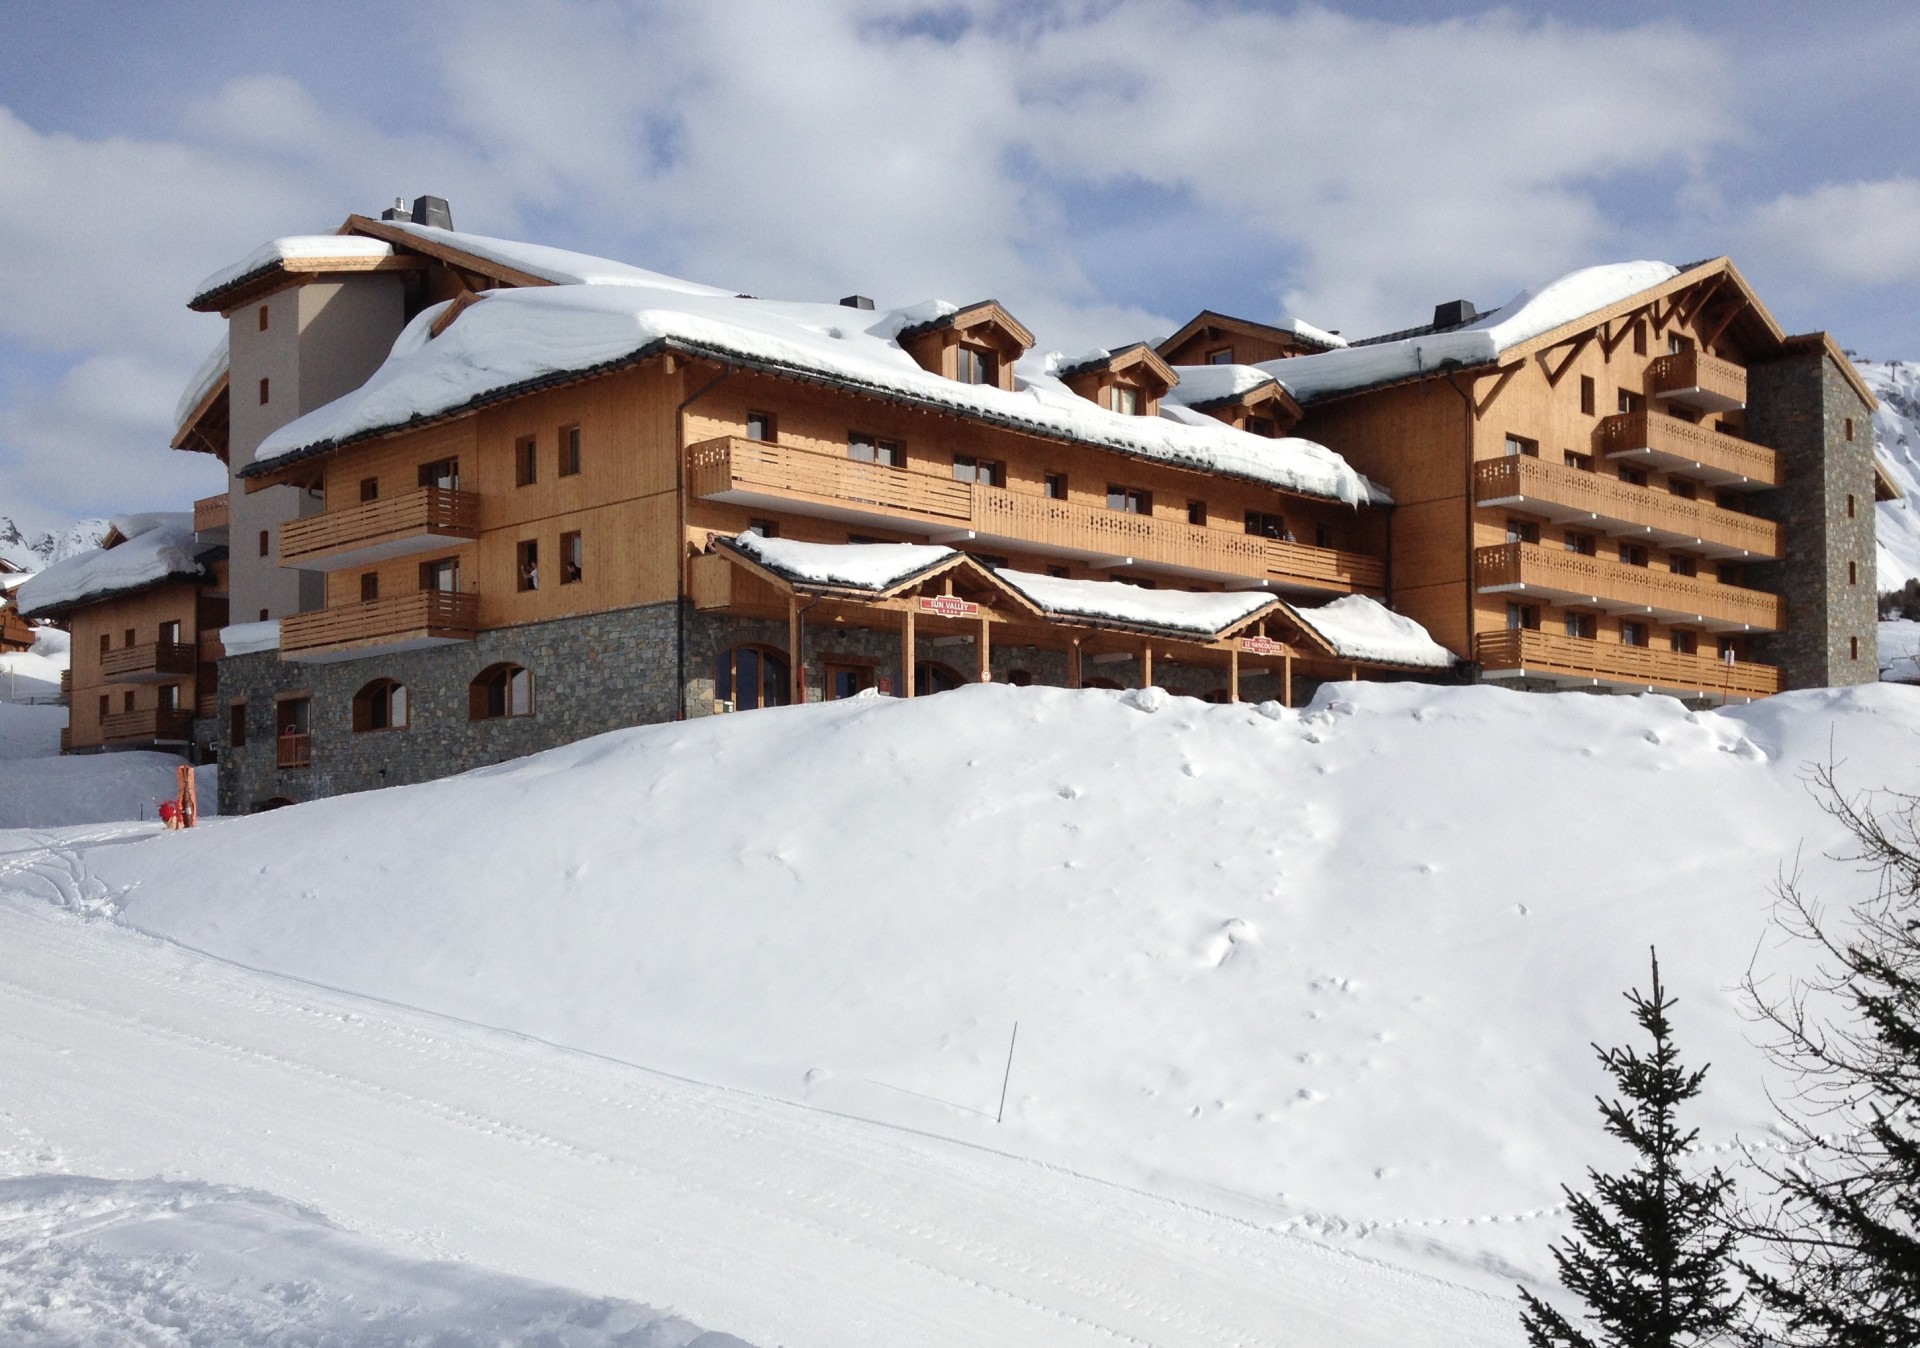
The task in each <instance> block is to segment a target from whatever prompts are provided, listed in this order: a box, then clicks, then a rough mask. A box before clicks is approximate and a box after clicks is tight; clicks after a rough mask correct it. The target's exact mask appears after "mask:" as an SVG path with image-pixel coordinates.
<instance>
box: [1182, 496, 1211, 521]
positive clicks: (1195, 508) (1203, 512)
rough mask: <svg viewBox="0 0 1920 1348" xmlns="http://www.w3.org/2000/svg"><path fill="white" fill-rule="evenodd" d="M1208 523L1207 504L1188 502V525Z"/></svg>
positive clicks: (1203, 502)
mask: <svg viewBox="0 0 1920 1348" xmlns="http://www.w3.org/2000/svg"><path fill="white" fill-rule="evenodd" d="M1206 522H1207V503H1206V502H1205V501H1188V502H1187V523H1188V524H1205V523H1206Z"/></svg>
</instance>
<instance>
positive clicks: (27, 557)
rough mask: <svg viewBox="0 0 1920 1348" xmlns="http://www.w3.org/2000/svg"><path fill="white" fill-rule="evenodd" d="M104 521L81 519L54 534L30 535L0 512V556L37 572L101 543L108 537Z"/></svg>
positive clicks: (106, 524)
mask: <svg viewBox="0 0 1920 1348" xmlns="http://www.w3.org/2000/svg"><path fill="white" fill-rule="evenodd" d="M107 528H108V523H107V521H106V520H81V521H80V522H79V523H77V524H70V525H68V526H67V527H66V528H64V529H62V530H60V531H59V532H57V533H53V532H48V533H42V534H39V535H36V536H34V537H32V538H29V537H28V536H27V535H26V534H25V533H23V532H22V531H21V529H20V526H19V525H17V524H15V523H14V522H13V521H12V520H11V519H8V518H7V517H6V516H5V515H0V558H4V559H5V560H7V561H9V562H12V563H13V564H14V565H15V566H23V567H25V568H26V569H27V570H29V571H38V570H39V569H40V568H42V567H44V566H49V565H51V564H52V563H54V562H62V561H65V560H66V559H67V558H69V557H71V556H73V555H74V554H76V553H81V552H85V551H87V550H88V549H89V548H97V547H99V546H100V540H101V539H103V538H105V537H106V536H107Z"/></svg>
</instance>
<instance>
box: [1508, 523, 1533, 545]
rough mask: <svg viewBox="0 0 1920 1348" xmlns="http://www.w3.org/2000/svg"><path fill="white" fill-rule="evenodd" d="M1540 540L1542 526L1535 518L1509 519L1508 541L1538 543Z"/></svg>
mask: <svg viewBox="0 0 1920 1348" xmlns="http://www.w3.org/2000/svg"><path fill="white" fill-rule="evenodd" d="M1539 541H1540V526H1539V525H1538V524H1537V523H1535V522H1534V521H1533V520H1515V519H1510V520H1508V521H1507V542H1509V543H1538V542H1539Z"/></svg>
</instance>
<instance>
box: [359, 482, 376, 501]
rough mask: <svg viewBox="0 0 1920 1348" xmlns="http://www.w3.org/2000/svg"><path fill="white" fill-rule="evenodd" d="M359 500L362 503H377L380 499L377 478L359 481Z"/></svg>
mask: <svg viewBox="0 0 1920 1348" xmlns="http://www.w3.org/2000/svg"><path fill="white" fill-rule="evenodd" d="M360 499H361V500H362V501H377V500H379V499H380V479H379V478H377V477H363V478H361V479H360Z"/></svg>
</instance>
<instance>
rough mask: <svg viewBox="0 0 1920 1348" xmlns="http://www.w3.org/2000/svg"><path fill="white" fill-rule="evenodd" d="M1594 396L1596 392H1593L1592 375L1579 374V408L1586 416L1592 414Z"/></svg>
mask: <svg viewBox="0 0 1920 1348" xmlns="http://www.w3.org/2000/svg"><path fill="white" fill-rule="evenodd" d="M1595 398H1596V394H1595V392H1594V387H1593V376H1592V375H1590V374H1583V375H1581V376H1580V410H1581V411H1582V412H1585V413H1586V414H1587V415H1588V416H1592V415H1593V410H1594V406H1595Z"/></svg>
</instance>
